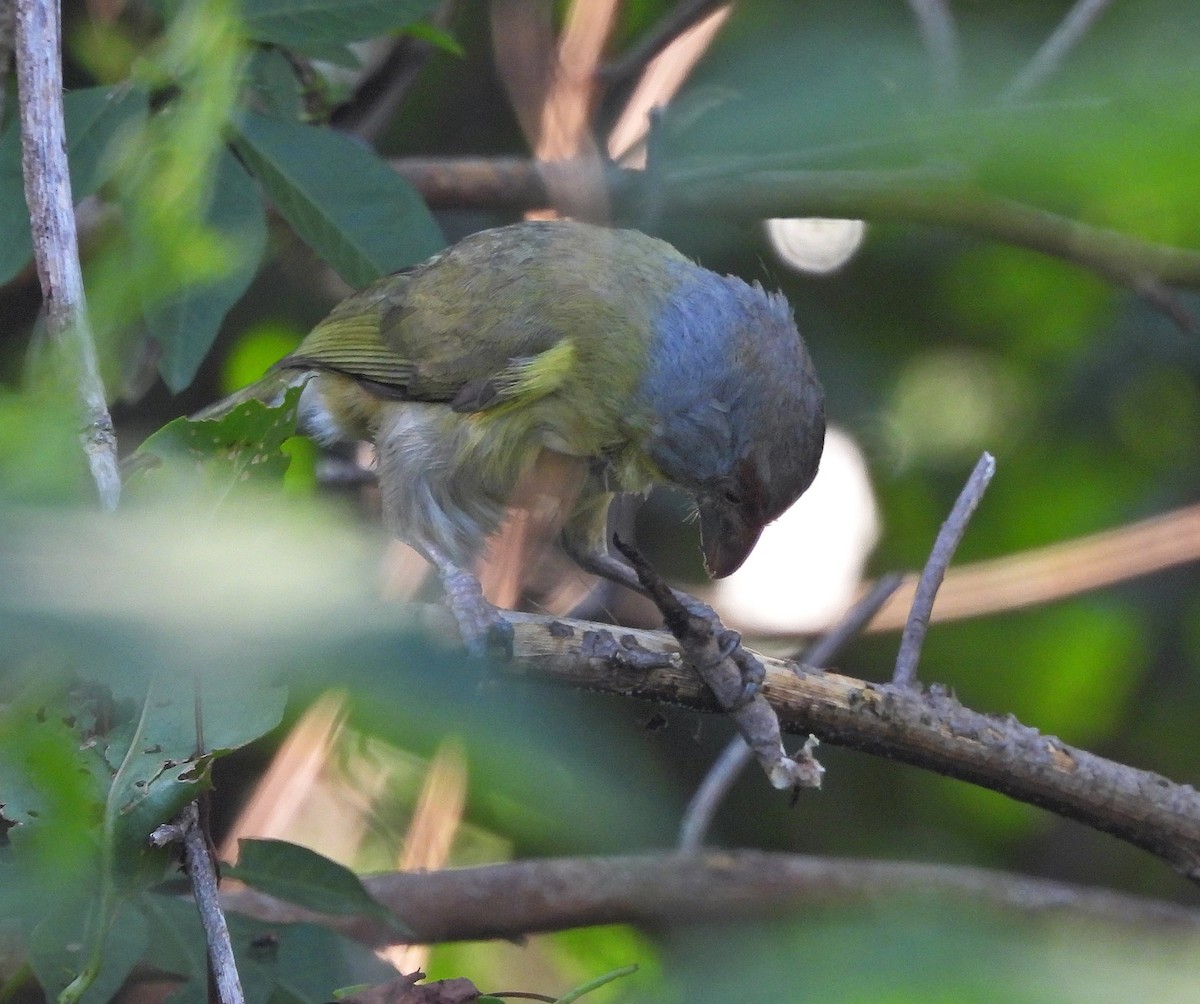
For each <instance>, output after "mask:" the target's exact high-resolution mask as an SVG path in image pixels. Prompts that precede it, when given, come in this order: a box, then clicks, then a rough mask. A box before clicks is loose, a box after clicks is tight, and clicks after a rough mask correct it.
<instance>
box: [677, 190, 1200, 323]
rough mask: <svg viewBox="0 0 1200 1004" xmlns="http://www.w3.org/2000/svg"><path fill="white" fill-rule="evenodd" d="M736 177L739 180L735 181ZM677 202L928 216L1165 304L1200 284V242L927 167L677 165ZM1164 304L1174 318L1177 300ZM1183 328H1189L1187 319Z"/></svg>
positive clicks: (761, 214) (766, 210)
mask: <svg viewBox="0 0 1200 1004" xmlns="http://www.w3.org/2000/svg"><path fill="white" fill-rule="evenodd" d="M735 181H736V183H734V182H735ZM664 184H665V187H666V198H667V201H668V204H669V205H670V207H671V208H672V209H674V210H685V211H695V210H698V209H700V208H703V209H704V210H705V211H706V212H712V213H720V214H724V215H728V216H735V217H741V218H747V219H767V218H770V217H774V216H832V217H843V218H855V219H868V220H901V221H905V222H909V223H928V224H933V225H935V226H943V227H949V228H952V229H956V230H961V231H963V232H965V233H971V234H976V235H977V236H980V237H985V238H988V239H990V240H997V241H1001V242H1004V243H1007V244H1014V245H1016V246H1018V247H1025V248H1029V249H1030V250H1033V251H1040V252H1041V253H1043V254H1047V255H1051V256H1053V257H1056V258H1062V259H1064V260H1066V261H1070V262H1074V263H1075V264H1077V265H1081V266H1083V267H1084V268H1088V269H1091V270H1092V271H1094V272H1096V273H1097V274H1098V275H1100V276H1102V277H1104V278H1106V279H1108V280H1110V281H1112V282H1115V283H1118V284H1119V285H1123V286H1126V287H1128V288H1129V289H1131V290H1132V291H1133V292H1135V293H1137V294H1139V295H1141V296H1144V297H1146V298H1147V299H1149V300H1151V301H1152V302H1154V303H1155V305H1156V306H1159V307H1162V308H1164V309H1165V308H1166V307H1167V306H1168V303H1167V300H1169V292H1168V291H1167V290H1165V288H1164V287H1165V286H1166V285H1178V286H1191V287H1196V286H1200V251H1195V250H1192V249H1190V248H1177V247H1171V246H1169V245H1166V244H1155V243H1151V242H1150V241H1144V240H1140V239H1138V238H1136V237H1130V236H1128V235H1126V234H1122V233H1118V232H1117V231H1115V230H1105V229H1102V228H1100V227H1094V226H1090V225H1088V224H1086V223H1082V222H1080V221H1078V220H1074V219H1070V218H1069V217H1066V216H1059V215H1058V214H1056V213H1052V212H1049V211H1048V210H1045V209H1039V208H1037V207H1036V206H1029V205H1025V204H1024V203H1020V202H1016V201H1013V200H1012V199H1004V198H1000V197H999V196H994V195H990V194H988V193H987V192H984V191H981V190H980V189H978V188H976V187H975V186H974V185H972V184H969V183H967V182H965V181H963V180H961V179H958V178H955V177H953V176H951V175H942V176H941V177H940V178H939V177H938V175H937V174H935V173H931V172H926V171H903V170H897V171H802V170H797V171H789V170H772V171H755V170H752V169H750V170H747V169H744V168H742V169H739V170H737V171H736V172H734V173H727V172H723V171H716V170H714V171H705V172H704V173H703V174H701V173H700V172H695V173H693V174H691V176H690V177H689V176H685V175H681V174H677V175H676V176H674V177H668V178H666V179H665V181H664ZM1171 306H1172V308H1173V309H1172V310H1171V312H1172V313H1173V314H1174V315H1175V319H1176V320H1181V319H1182V317H1183V316H1185V315H1183V314H1182V309H1181V308H1178V306H1177V305H1174V304H1172V305H1171ZM1188 326H1189V327H1194V322H1191V323H1190V324H1189V325H1188Z"/></svg>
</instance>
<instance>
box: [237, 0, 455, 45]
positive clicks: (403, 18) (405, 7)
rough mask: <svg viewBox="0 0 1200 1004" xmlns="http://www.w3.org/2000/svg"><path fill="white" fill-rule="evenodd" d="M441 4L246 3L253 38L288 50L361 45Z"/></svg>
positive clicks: (418, 0) (380, 0)
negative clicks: (346, 43) (365, 40)
mask: <svg viewBox="0 0 1200 1004" xmlns="http://www.w3.org/2000/svg"><path fill="white" fill-rule="evenodd" d="M436 6H437V0H244V2H243V4H242V18H243V20H244V21H245V23H246V31H247V34H248V35H249V36H250V38H253V39H256V40H257V41H260V42H271V43H274V44H275V45H282V46H285V47H286V48H289V49H299V50H300V51H302V52H308V51H310V49H311V47H313V46H322V45H328V44H331V43H332V44H337V43H345V42H357V41H360V40H361V39H364V38H371V37H373V36H375V35H382V34H386V33H388V32H392V31H395V30H397V29H399V28H403V27H404V26H405V25H407V24H411V23H412V22H413V21H416V20H418V19H419V18H422V17H425V16H426V15H427V14H429V13H430V12H431V11H432V10H433V9H434V8H435V7H436Z"/></svg>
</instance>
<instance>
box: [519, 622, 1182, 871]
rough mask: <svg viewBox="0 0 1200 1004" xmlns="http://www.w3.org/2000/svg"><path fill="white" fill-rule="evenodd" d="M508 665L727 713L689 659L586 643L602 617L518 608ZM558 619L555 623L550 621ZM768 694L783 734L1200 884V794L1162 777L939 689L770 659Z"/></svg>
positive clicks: (670, 644) (661, 647)
mask: <svg viewBox="0 0 1200 1004" xmlns="http://www.w3.org/2000/svg"><path fill="white" fill-rule="evenodd" d="M509 616H510V617H511V619H512V622H513V624H514V627H515V630H516V644H515V649H514V651H515V654H516V656H515V658H514V660H513V661H512V663H510V664H509V665H508V667H507V671H508V672H509V673H511V674H513V675H516V676H524V677H528V678H532V679H539V680H544V681H547V682H555V683H563V684H569V685H571V686H576V687H584V688H587V689H592V690H599V691H604V692H607V693H617V694H626V695H628V696H631V697H639V698H642V699H645V700H650V701H657V702H666V703H673V704H678V705H682V706H685V707H690V708H695V709H698V710H701V711H710V712H712V711H717V710H718V709H717V707H716V704H715V701H714V699H713V697H712V694H711V693H710V692H709V690H708V688H707V687H705V686H704V684H703V683H702V682H701V681H700V680H699V678H698V677H697V676H696V675H695V674H694V673H692V672H691V671H690V670H688V669H687V668H685V667H684V666H683V664H682V661H681V660H680V661H677V662H675V663H674V664H672V665H671V666H667V667H663V668H656V669H651V670H648V671H642V670H628V669H625V670H623V669H620V668H614V666H613V665H611V664H610V663H608V662H606V661H604V660H603V659H599V658H595V657H592V658H589V657H587V656H585V655H583V654H582V653H581V651H580V640H581V639H582V637H583V633H584V632H585V631H586V630H589V629H592V628H594V627H595V625H591V624H587V623H585V622H579V621H575V622H571V621H563V620H555V619H553V618H547V617H540V616H535V615H532V614H511V615H509ZM552 625H553V629H552V627H551V626H552ZM623 633H625V634H629V635H632V636H633V638H634V640H635V641H636V643H637V644H638V645H639V646H640V647H642V648H644V649H647V650H650V651H664V652H676V651H677V650H678V649H677V646H676V644H675V642H674V641H673V640H672V639H669V638H667V637H666V636H665V635H663V634H661V633H656V632H649V631H629V632H623ZM763 662H764V664H765V666H766V669H767V678H766V682H765V684H764V686H763V691H762V693H763V695H764V696H765V697H766V698H767V699H768V700H769V701H770V703H771V705H772V706H773V707H774V708H775V710H776V711H777V712H778V714H779V719H780V724H781V725H782V727H783V728H784V730H785V731H788V732H792V733H798V734H801V735H807V734H809V733H812V734H814V735H816V736H817V737H818V738H819V739H821V740H822V741H823V742H830V743H835V744H837V745H840V746H848V747H850V748H852V749H858V750H862V751H864V752H867V753H873V754H875V755H877V756H884V757H887V758H889V759H892V760H900V761H902V762H904V763H909V764H913V765H914V766H917V767H921V768H924V769H925V770H932V771H936V772H937V773H939V774H945V775H947V776H949V777H955V778H959V779H960V780H964V781H970V782H972V783H974V784H978V785H981V786H982V787H985V788H991V789H992V790H994V791H998V792H1001V793H1003V794H1006V795H1009V796H1010V797H1012V798H1015V799H1018V800H1020V801H1022V802H1029V803H1030V804H1032V805H1037V806H1041V807H1042V808H1045V809H1049V810H1050V811H1051V812H1055V813H1058V814H1059V815H1061V816H1065V817H1067V818H1069V819H1074V820H1077V821H1079V822H1081V823H1084V824H1085V825H1087V826H1091V827H1093V828H1095V829H1098V830H1102V831H1103V832H1105V833H1110V834H1112V835H1114V836H1116V837H1119V838H1120V839H1122V840H1125V841H1127V842H1128V843H1131V844H1133V845H1134V846H1136V847H1141V848H1142V849H1143V850H1147V851H1149V852H1150V853H1152V854H1155V855H1157V856H1158V857H1160V858H1162V859H1164V860H1165V861H1167V862H1169V863H1170V864H1171V865H1172V866H1173V867H1174V868H1176V869H1177V870H1178V871H1180V872H1181V873H1182V874H1184V875H1185V876H1187V877H1188V878H1189V879H1192V880H1193V881H1200V794H1198V793H1197V792H1196V791H1195V789H1193V788H1192V787H1191V786H1189V785H1181V784H1176V783H1174V782H1172V781H1169V780H1167V779H1166V778H1164V777H1161V776H1159V775H1157V774H1152V773H1150V772H1148V771H1142V770H1137V769H1135V768H1133V767H1128V766H1125V765H1123V764H1119V763H1115V762H1113V761H1111V760H1106V759H1104V758H1103V757H1099V756H1095V755H1093V754H1091V753H1088V752H1086V751H1085V750H1080V749H1076V748H1074V747H1071V746H1068V745H1067V744H1066V743H1064V742H1062V741H1061V740H1059V739H1057V738H1055V737H1053V736H1044V735H1042V734H1041V733H1039V732H1038V731H1037V730H1036V729H1032V728H1029V727H1028V726H1025V725H1022V724H1021V723H1020V722H1018V721H1016V720H1015V719H1014V718H1012V716H1007V717H1004V718H1000V717H993V716H989V715H983V714H980V713H978V712H975V711H971V710H969V709H967V708H964V707H963V706H962V705H961V704H960V703H959V702H958V701H957V700H955V699H954V698H953V697H951V696H950V695H949V694H947V693H945V692H944V691H942V690H941V689H939V688H936V687H935V688H931V689H930V690H928V691H919V690H916V689H904V688H897V687H894V686H892V685H890V684H874V683H867V682H864V681H862V680H856V679H853V678H851V677H847V676H841V675H839V674H837V673H827V672H818V671H815V670H812V671H810V670H807V669H805V668H804V667H798V666H796V665H795V664H793V663H785V662H782V661H780V660H776V659H768V658H766V657H763Z"/></svg>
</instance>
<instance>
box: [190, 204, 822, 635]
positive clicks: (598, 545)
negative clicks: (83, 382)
mask: <svg viewBox="0 0 1200 1004" xmlns="http://www.w3.org/2000/svg"><path fill="white" fill-rule="evenodd" d="M304 380H306V381H307V385H306V387H305V390H304V393H303V395H302V398H301V416H302V423H303V424H304V426H305V427H306V428H307V429H308V430H309V431H311V432H312V433H313V434H314V435H316V436H317V437H318V438H320V439H323V440H326V441H333V440H347V439H351V440H353V439H361V438H367V439H370V440H372V441H373V442H374V444H375V447H376V455H377V474H378V479H379V485H380V489H381V492H382V498H383V511H384V517H385V520H386V522H387V525H388V527H389V528H390V530H391V532H393V533H394V534H395V535H396V536H397V537H399V538H400V539H401V540H403V541H405V542H406V543H408V544H410V545H411V546H412V547H414V548H415V549H416V550H417V551H419V552H420V553H421V554H422V555H424V556H425V557H426V558H427V559H428V560H429V561H430V562H431V563H432V564H433V566H434V567H435V568H436V569H437V571H438V573H439V575H440V576H441V579H442V582H443V585H444V586H445V589H446V593H447V597H448V599H449V603H450V607H451V609H452V611H453V612H454V615H455V617H456V619H457V621H458V624H459V627H460V630H461V631H462V634H463V636H464V640H465V641H466V643H467V645H468V647H469V648H471V649H473V650H476V651H478V650H481V649H483V648H485V647H489V646H491V645H493V644H497V643H498V644H499V645H500V646H501V647H503V646H504V645H505V644H507V645H509V646H511V628H509V626H508V625H507V623H506V622H505V621H504V620H503V618H502V617H501V616H500V614H499V612H498V611H497V610H496V609H495V608H494V607H492V606H491V605H490V604H488V603H487V602H486V601H485V600H484V598H483V595H482V591H481V590H480V588H479V584H478V582H477V580H476V579H475V578H474V576H473V574H472V572H471V569H472V567H473V565H474V563H475V561H476V559H477V558H478V557H479V555H480V552H481V550H482V548H483V546H484V543H485V541H486V540H487V538H488V537H489V536H490V535H491V534H492V533H494V532H495V531H496V530H497V529H498V528H499V526H500V523H501V521H502V519H503V517H504V515H505V511H506V506H507V504H508V502H509V500H510V498H511V496H512V494H513V491H514V489H515V487H516V485H517V482H518V480H519V479H520V478H521V476H522V474H523V473H524V472H525V471H527V470H528V469H529V467H530V466H531V465H532V464H533V462H534V461H535V459H536V458H537V457H538V455H539V453H540V452H541V451H544V450H549V451H554V452H557V453H559V454H564V455H566V456H567V457H571V458H577V460H578V462H579V471H580V475H579V476H580V479H581V481H582V484H581V487H580V491H579V493H578V495H577V497H576V500H575V502H574V504H573V507H572V508H571V510H570V511H569V513H568V514H567V516H566V520H565V522H564V526H563V534H562V541H563V544H564V546H565V548H566V550H567V552H568V553H569V554H571V555H572V556H573V557H575V558H576V560H577V561H579V562H580V564H582V565H583V566H584V567H586V568H588V569H589V570H592V571H598V572H600V573H601V574H603V575H606V576H608V577H610V578H614V579H617V580H618V581H621V582H623V583H625V584H628V585H633V586H634V587H635V588H636V587H637V586H636V578H635V577H634V576H633V575H632V573H631V570H630V569H629V568H628V567H627V566H626V565H624V564H623V563H622V562H620V561H618V560H617V559H615V558H612V557H610V556H609V555H608V540H607V529H606V527H607V511H608V507H609V503H610V502H611V500H612V499H613V497H614V495H615V493H617V492H637V493H645V492H647V491H648V490H649V489H650V488H651V487H652V486H654V485H656V484H665V485H675V486H677V487H679V488H682V489H683V490H684V491H686V492H688V493H689V494H690V495H691V496H692V497H693V498H694V499H695V501H696V504H697V507H698V510H699V517H700V532H701V539H702V549H703V552H704V559H705V565H706V567H707V569H708V571H709V573H710V574H711V575H713V576H714V577H718V578H719V577H721V576H725V575H728V574H730V573H731V572H733V571H734V570H735V569H737V568H738V566H740V565H741V564H742V562H743V561H744V560H745V558H746V556H747V555H748V554H749V553H750V549H751V548H752V547H753V546H754V543H755V541H757V539H758V536H759V534H760V532H761V531H762V529H763V527H764V526H765V525H766V524H767V523H769V522H770V521H771V520H773V519H775V518H776V517H777V516H779V515H780V514H781V513H782V512H783V511H784V510H785V509H787V508H788V507H789V506H790V505H791V504H792V503H793V502H794V501H795V500H796V499H797V498H798V497H799V496H800V494H801V493H802V492H804V490H805V489H806V488H807V487H808V486H809V484H810V483H811V482H812V480H813V476H814V475H815V474H816V472H817V465H818V462H819V461H820V457H821V450H822V446H823V443H824V435H825V415H824V394H823V392H822V390H821V386H820V383H819V382H818V380H817V377H816V375H815V373H814V372H813V366H812V362H811V360H810V359H809V355H808V352H807V350H806V348H805V345H804V341H803V340H802V339H801V337H800V334H799V333H798V332H797V330H796V325H795V322H794V320H793V318H792V314H791V310H790V308H789V306H788V304H787V301H786V300H785V299H784V298H783V296H782V295H780V294H778V293H768V292H766V291H764V290H763V288H762V287H761V286H759V285H758V284H757V283H756V284H753V285H751V284H748V283H746V282H743V281H742V280H741V279H738V278H735V277H733V276H721V275H717V274H716V273H714V272H711V271H709V270H708V269H705V268H702V267H700V266H699V265H697V264H695V263H694V262H692V261H690V260H689V259H687V258H686V257H684V256H683V255H682V254H680V253H679V252H678V251H677V250H675V248H673V247H671V246H670V245H669V244H667V243H665V242H663V241H661V240H656V239H654V238H652V237H648V236H646V235H645V234H642V233H639V232H637V231H634V230H614V229H607V228H604V227H598V226H592V225H589V224H584V223H574V222H537V223H518V224H515V225H512V226H506V227H501V228H498V229H495V230H487V231H483V232H481V233H477V234H475V235H473V236H471V237H468V238H466V239H465V240H463V241H461V242H459V243H458V244H455V245H454V246H453V247H451V248H449V249H448V250H446V251H444V252H442V253H441V254H439V255H437V256H435V257H434V258H431V259H430V260H429V261H427V262H425V263H424V264H422V265H419V266H417V267H416V268H413V269H411V270H410V271H406V272H402V273H399V274H396V275H392V276H388V277H386V278H384V279H380V280H379V281H377V282H375V283H374V284H373V285H371V286H369V287H367V288H366V289H364V290H362V291H361V292H359V293H356V294H354V295H352V296H350V297H349V298H348V299H346V300H344V301H343V302H341V303H340V304H339V305H338V306H337V307H335V308H334V310H333V311H332V312H331V313H330V314H329V316H328V317H326V318H325V319H324V320H323V321H321V322H320V323H319V324H318V325H317V326H316V327H315V328H314V329H313V330H312V332H311V333H310V334H309V335H308V336H307V337H306V338H305V339H304V341H303V342H302V343H301V344H300V346H299V347H298V348H297V349H296V351H295V352H293V353H292V354H291V355H289V356H287V357H286V358H284V359H281V360H280V361H279V362H278V363H276V364H275V366H274V367H273V368H272V370H271V371H270V372H269V373H268V375H267V376H266V377H265V378H264V379H263V380H262V381H260V382H259V383H258V384H255V385H253V386H252V387H249V388H247V389H246V390H244V391H242V392H240V393H239V394H236V395H234V396H233V397H232V398H229V399H226V401H224V402H221V403H220V404H219V405H217V406H214V408H212V409H209V410H208V411H207V412H204V413H201V415H200V416H198V417H202V418H203V417H211V416H212V415H214V414H219V413H220V412H223V411H226V410H228V409H229V407H231V406H232V405H233V404H235V403H237V402H239V401H242V400H246V399H247V398H250V397H258V398H264V399H265V398H271V397H273V396H277V395H278V394H279V392H280V391H281V389H282V388H283V387H284V386H286V385H289V384H294V383H297V382H300V381H304Z"/></svg>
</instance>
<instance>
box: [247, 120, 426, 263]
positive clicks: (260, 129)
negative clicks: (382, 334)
mask: <svg viewBox="0 0 1200 1004" xmlns="http://www.w3.org/2000/svg"><path fill="white" fill-rule="evenodd" d="M234 142H235V145H236V147H237V150H238V153H239V154H240V155H241V157H242V159H243V161H244V162H245V163H246V165H247V166H248V167H249V168H250V170H251V171H252V172H253V173H254V175H255V176H256V177H257V178H258V180H259V181H260V182H261V183H262V185H263V187H264V188H265V189H266V191H267V194H268V195H270V197H271V199H272V200H273V201H274V203H275V205H276V207H277V208H278V209H279V212H280V213H281V214H282V215H283V217H284V218H285V219H286V220H287V221H288V223H290V224H291V225H292V227H293V229H294V230H295V231H296V233H297V234H299V235H300V237H302V238H303V239H304V240H305V241H306V242H307V243H308V244H309V245H310V246H311V247H312V248H313V250H315V251H316V252H317V254H319V255H320V256H321V257H322V258H324V259H325V260H326V261H328V262H329V264H330V265H332V266H333V267H334V268H335V269H336V270H337V272H338V274H339V275H341V277H342V278H343V279H345V280H346V281H347V282H348V283H350V284H351V285H352V286H356V287H359V286H365V285H366V284H367V283H369V282H372V281H373V280H375V279H377V278H379V277H380V276H383V275H387V274H388V273H390V272H395V271H397V270H398V269H401V268H404V267H405V266H407V265H412V264H415V263H416V262H419V261H423V260H425V259H426V258H428V257H429V256H430V255H431V254H433V253H434V252H436V251H439V250H441V248H443V247H444V246H445V241H444V239H443V237H442V235H441V233H440V231H439V230H438V227H437V224H436V223H435V222H434V220H433V217H432V216H431V215H430V213H429V210H428V208H426V206H425V203H424V202H422V201H421V198H420V196H419V195H417V193H416V192H415V191H414V190H413V188H412V186H410V185H409V184H408V182H406V181H404V179H402V178H401V177H399V175H397V174H396V173H395V172H394V171H392V170H391V169H390V168H389V167H388V166H387V165H386V164H384V163H383V161H381V160H380V159H379V158H378V157H376V156H375V155H374V154H373V153H371V152H370V151H369V150H367V149H365V148H364V147H362V146H359V145H358V144H356V143H354V142H353V141H352V140H350V139H347V138H346V137H344V136H342V135H340V134H338V133H335V132H331V131H330V130H328V129H319V128H317V127H315V126H308V125H301V124H300V123H296V122H284V121H281V120H277V119H270V118H266V117H265V116H262V115H255V114H253V113H247V114H246V115H244V116H243V118H242V120H241V122H240V124H239V127H238V132H237V134H236V137H235V140H234Z"/></svg>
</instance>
